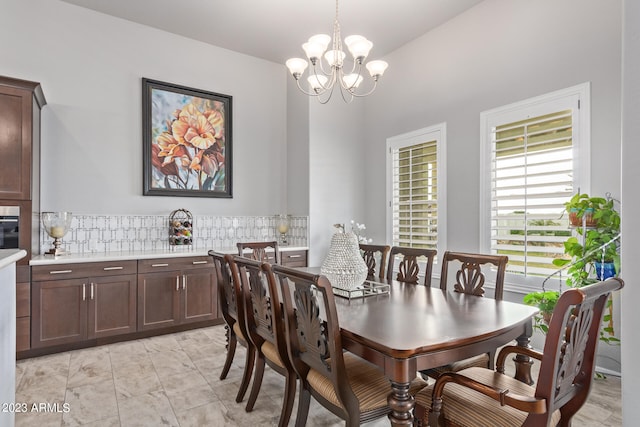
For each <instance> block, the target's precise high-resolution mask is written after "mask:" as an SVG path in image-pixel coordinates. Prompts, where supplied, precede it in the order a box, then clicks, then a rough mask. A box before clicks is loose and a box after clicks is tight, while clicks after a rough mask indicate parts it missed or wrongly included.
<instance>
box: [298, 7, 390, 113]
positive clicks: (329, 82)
mask: <svg viewBox="0 0 640 427" xmlns="http://www.w3.org/2000/svg"><path fill="white" fill-rule="evenodd" d="M331 42H332V45H331V50H329V51H327V48H328V47H329V43H331ZM344 44H345V45H346V46H347V48H348V49H349V52H350V53H351V55H352V56H353V67H352V69H351V71H350V72H349V73H348V74H345V71H344V65H345V64H344V59H345V57H346V56H347V55H346V54H345V53H344V51H343V50H342V39H341V38H340V23H339V22H338V0H336V17H335V20H334V21H333V39H332V38H331V37H330V36H328V35H326V34H316V35H315V36H311V37H310V38H309V41H308V42H307V43H305V44H303V45H302V49H304V52H305V53H306V55H307V58H308V59H309V62H310V63H311V67H312V69H311V70H310V72H309V76H308V77H307V81H308V82H309V86H310V88H311V92H307V91H306V90H304V89H303V88H302V86H300V77H301V76H302V74H303V73H304V71H305V70H306V69H307V67H308V65H309V64H308V62H307V61H305V60H304V59H302V58H291V59H289V60H287V62H286V65H287V68H289V72H290V73H291V75H292V76H293V78H294V79H296V83H297V85H298V88H299V89H300V90H301V91H302V92H304V93H305V94H307V95H309V96H316V97H317V98H318V101H320V103H321V104H326V103H327V102H328V101H329V99H331V95H332V94H333V89H334V87H335V86H336V85H339V87H340V93H341V95H342V99H343V100H344V101H345V102H351V101H352V100H353V98H354V97H360V96H367V95H369V94H371V93H372V92H373V91H374V90H375V89H376V86H377V84H378V79H379V78H380V76H382V75H383V74H384V71H385V70H386V69H387V67H388V65H389V64H387V63H386V62H385V61H380V60H376V61H370V62H367V64H366V65H365V66H366V68H367V70H368V71H369V74H370V75H371V77H372V78H373V87H372V88H371V89H370V90H369V91H368V92H364V93H356V90H357V89H358V87H359V86H360V83H362V80H363V77H362V74H361V73H362V64H363V63H364V60H365V59H366V58H367V56H368V55H369V51H370V50H371V48H372V47H373V43H371V42H370V41H369V40H367V39H366V38H365V37H363V36H358V35H353V36H348V37H346V38H345V39H344ZM323 54H324V59H325V61H326V62H327V64H328V66H329V67H330V68H329V70H328V71H325V65H324V63H323V61H322V57H323Z"/></svg>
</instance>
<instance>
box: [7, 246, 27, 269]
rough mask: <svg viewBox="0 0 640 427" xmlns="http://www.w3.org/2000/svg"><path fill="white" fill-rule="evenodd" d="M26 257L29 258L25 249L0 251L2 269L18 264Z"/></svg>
mask: <svg viewBox="0 0 640 427" xmlns="http://www.w3.org/2000/svg"><path fill="white" fill-rule="evenodd" d="M25 256H27V251H25V250H24V249H0V268H4V267H6V266H7V265H9V264H11V263H13V262H18V261H20V260H21V259H22V258H24V257H25Z"/></svg>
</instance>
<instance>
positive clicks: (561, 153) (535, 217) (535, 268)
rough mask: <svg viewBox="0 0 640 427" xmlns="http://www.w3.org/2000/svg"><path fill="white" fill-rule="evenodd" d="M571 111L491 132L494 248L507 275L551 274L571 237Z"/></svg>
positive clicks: (497, 127)
mask: <svg viewBox="0 0 640 427" xmlns="http://www.w3.org/2000/svg"><path fill="white" fill-rule="evenodd" d="M572 130H573V129H572V111H571V110H564V111H558V112H555V113H552V114H547V115H543V116H538V117H533V118H528V119H526V120H522V121H518V122H513V123H506V124H502V125H500V126H496V127H494V128H493V129H492V144H491V147H492V151H491V159H492V161H491V249H492V252H493V253H498V254H501V255H507V256H509V264H508V267H507V270H508V271H510V272H513V273H519V274H524V275H548V274H550V273H552V272H553V271H555V270H556V269H557V267H555V266H554V265H553V264H552V263H551V262H552V260H553V259H554V258H556V257H562V254H563V253H564V247H563V242H564V241H565V240H566V239H567V237H568V236H570V235H571V231H570V229H569V224H568V219H567V216H566V215H563V212H564V202H566V201H568V200H569V199H570V198H571V196H572V194H573V190H574V189H573V140H572Z"/></svg>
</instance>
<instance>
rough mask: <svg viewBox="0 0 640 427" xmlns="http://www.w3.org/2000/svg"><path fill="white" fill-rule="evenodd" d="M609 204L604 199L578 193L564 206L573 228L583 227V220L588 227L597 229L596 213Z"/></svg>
mask: <svg viewBox="0 0 640 427" xmlns="http://www.w3.org/2000/svg"><path fill="white" fill-rule="evenodd" d="M607 203H608V202H607V200H606V199H604V198H602V197H589V195H588V194H584V193H577V194H575V195H573V197H571V199H570V200H569V201H568V202H566V203H565V204H564V206H565V210H566V211H567V213H568V214H569V223H570V224H571V226H572V227H582V225H583V223H582V221H583V218H584V221H585V225H586V226H587V227H595V226H596V223H597V219H596V217H595V212H596V211H599V210H600V209H601V207H603V206H604V205H606V204H607Z"/></svg>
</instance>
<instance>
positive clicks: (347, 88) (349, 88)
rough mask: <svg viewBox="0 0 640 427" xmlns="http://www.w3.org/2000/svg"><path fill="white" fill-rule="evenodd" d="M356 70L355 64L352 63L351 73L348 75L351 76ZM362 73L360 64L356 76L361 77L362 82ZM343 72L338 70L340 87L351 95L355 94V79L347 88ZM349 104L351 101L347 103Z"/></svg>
mask: <svg viewBox="0 0 640 427" xmlns="http://www.w3.org/2000/svg"><path fill="white" fill-rule="evenodd" d="M355 70H356V62H355V61H354V63H353V68H352V69H351V72H350V73H349V74H352V73H353V72H354V71H355ZM361 72H362V64H360V66H359V67H358V72H357V74H358V76H360V77H362V79H363V80H364V77H363V76H362V74H360V73H361ZM344 75H345V74H344V70H342V69H341V70H340V86H342V87H343V88H344V89H345V90H347V91H349V93H351V94H352V95H353V94H354V93H355V91H356V89H357V88H356V82H357V79H354V80H353V83H352V84H351V86H347V85H346V83H345V81H344ZM349 102H351V101H349Z"/></svg>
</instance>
